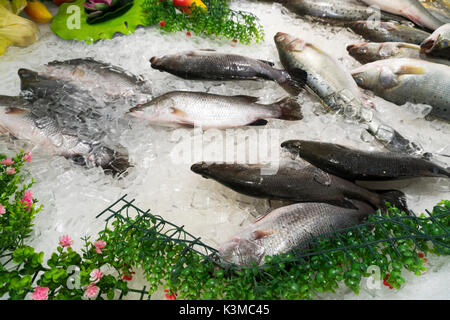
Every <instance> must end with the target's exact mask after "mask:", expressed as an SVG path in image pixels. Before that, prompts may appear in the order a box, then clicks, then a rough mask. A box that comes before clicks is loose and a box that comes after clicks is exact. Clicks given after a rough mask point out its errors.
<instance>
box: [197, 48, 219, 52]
mask: <svg viewBox="0 0 450 320" xmlns="http://www.w3.org/2000/svg"><path fill="white" fill-rule="evenodd" d="M198 51H207V52H214V51H217V50H215V49H198Z"/></svg>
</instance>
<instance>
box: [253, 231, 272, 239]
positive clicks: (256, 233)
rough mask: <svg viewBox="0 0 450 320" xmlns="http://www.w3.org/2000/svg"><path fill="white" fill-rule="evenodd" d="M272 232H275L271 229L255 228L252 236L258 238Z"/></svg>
mask: <svg viewBox="0 0 450 320" xmlns="http://www.w3.org/2000/svg"><path fill="white" fill-rule="evenodd" d="M274 233H275V232H274V231H273V230H256V231H254V232H253V234H252V236H253V239H254V240H259V239H262V238H264V237H267V236H270V235H272V234H274Z"/></svg>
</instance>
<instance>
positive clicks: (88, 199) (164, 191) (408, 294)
mask: <svg viewBox="0 0 450 320" xmlns="http://www.w3.org/2000/svg"><path fill="white" fill-rule="evenodd" d="M232 6H234V7H236V8H239V9H241V10H245V11H250V12H253V13H255V14H256V15H257V16H258V17H259V18H260V19H261V21H262V24H263V26H264V28H265V33H266V37H265V42H264V43H262V44H258V45H252V46H245V45H241V44H236V43H234V42H232V41H228V40H212V39H203V38H200V37H196V36H192V37H188V36H187V35H186V34H185V33H183V32H180V33H175V34H162V33H161V32H160V31H159V30H158V28H142V29H138V30H137V31H136V32H135V33H134V34H132V35H129V36H119V37H116V38H114V39H112V40H102V41H99V42H97V43H95V44H93V45H86V44H84V43H80V42H74V41H64V40H61V39H59V38H58V37H57V36H55V35H53V34H52V32H51V31H50V30H49V28H48V26H46V25H44V26H41V34H42V38H41V40H40V41H39V42H37V43H35V44H33V45H32V46H30V47H28V48H14V47H12V48H9V49H8V51H7V52H6V54H5V55H4V56H2V57H0V70H1V73H0V94H6V95H17V94H19V91H20V83H19V78H18V76H17V70H18V69H19V68H28V69H31V70H34V71H42V70H43V65H44V64H45V63H47V62H49V61H52V60H64V59H71V58H83V57H92V58H94V59H97V60H101V61H104V62H109V63H111V64H114V65H117V66H120V67H122V68H124V69H126V70H129V71H130V72H132V73H134V74H142V75H143V76H144V77H145V78H146V79H147V80H149V81H150V82H151V84H152V88H153V94H154V95H156V96H157V95H160V94H163V93H165V92H168V91H172V90H192V91H204V92H210V93H217V94H226V95H236V94H246V95H254V96H257V97H260V98H261V101H262V102H263V103H268V102H273V101H275V100H277V99H279V98H280V97H283V96H285V95H286V93H285V92H284V91H283V90H282V89H281V88H280V87H279V86H278V85H277V84H275V83H271V82H269V81H266V82H257V81H255V82H251V81H242V82H226V83H220V82H208V81H189V80H183V79H179V78H177V77H175V76H172V75H170V74H167V73H162V72H159V71H157V70H153V69H151V67H150V63H149V59H150V58H151V57H152V56H159V55H164V54H168V53H174V52H178V51H182V50H189V49H205V48H212V49H216V50H218V51H221V52H229V53H235V54H242V55H246V56H249V57H253V58H258V59H265V60H270V61H274V62H275V64H276V66H277V67H280V68H281V64H280V62H279V60H278V53H277V50H276V48H275V44H274V42H273V36H274V35H275V34H276V33H277V32H278V31H282V32H287V33H290V34H294V35H296V36H299V37H302V38H304V39H306V40H307V41H309V42H313V43H315V44H317V45H318V46H319V47H320V48H322V49H323V50H325V51H326V52H329V53H330V54H332V55H333V56H334V57H335V58H337V59H338V60H339V61H340V62H341V63H342V64H343V65H344V67H345V68H347V69H349V70H350V69H352V68H354V67H356V66H357V65H358V63H357V62H356V61H355V60H353V59H352V58H351V57H350V56H349V55H348V54H347V51H346V46H347V45H349V44H352V43H357V42H361V41H363V39H362V38H361V37H360V36H358V35H355V34H353V33H352V32H351V31H348V30H345V29H342V28H338V27H332V26H330V25H323V24H319V23H313V22H307V21H305V20H302V19H300V18H298V17H296V16H295V15H293V14H291V13H288V12H286V11H285V10H284V9H282V7H281V6H280V5H278V4H268V3H258V2H249V1H235V2H233V3H232ZM155 44H157V45H155ZM330 72H331V70H330ZM368 94H369V96H370V97H371V99H372V100H373V101H374V103H375V104H376V109H377V111H378V114H379V117H380V118H381V119H382V120H384V121H385V122H386V123H387V124H390V125H391V126H392V127H394V128H395V129H397V130H398V131H399V132H400V133H402V134H403V135H405V136H406V137H408V138H410V139H412V140H413V141H415V142H417V143H419V144H420V145H421V146H422V147H424V149H425V150H426V151H428V152H431V153H434V154H447V155H448V154H450V143H449V142H450V125H449V124H448V123H444V122H442V121H438V120H433V121H426V120H425V119H424V116H425V114H426V113H427V112H426V110H427V108H428V107H427V106H416V105H412V104H407V105H405V106H397V105H394V104H392V103H389V102H386V101H384V100H382V99H381V98H378V97H373V95H372V94H371V93H368ZM299 101H300V102H301V104H302V107H303V113H304V119H303V120H302V121H299V122H288V121H286V122H283V121H279V120H271V121H269V124H268V126H267V127H268V128H274V129H281V131H280V142H281V141H284V140H288V139H298V138H301V139H305V140H308V139H312V140H322V141H328V142H333V143H340V144H344V145H348V146H351V147H357V148H360V149H364V150H381V147H380V145H379V144H377V142H376V141H374V139H373V137H372V136H370V135H368V134H367V133H366V132H365V130H363V129H362V128H361V127H360V126H358V125H356V124H353V123H349V122H346V121H345V120H342V119H341V118H339V117H337V116H333V115H330V114H325V113H324V112H323V110H322V107H321V106H320V105H319V104H318V102H317V101H316V100H315V99H314V98H312V97H311V96H309V95H307V94H306V93H303V94H301V95H300V97H299ZM97 111H99V112H103V114H102V116H103V117H104V118H105V119H109V121H104V127H102V128H98V129H99V131H100V132H108V135H107V137H106V138H105V139H107V140H106V141H109V142H110V143H111V144H121V145H123V146H124V147H125V148H127V149H128V152H129V154H130V158H131V160H132V161H133V163H134V164H135V167H134V168H133V169H132V170H131V171H130V173H129V175H128V176H127V177H126V178H125V179H123V180H121V181H117V180H114V179H112V178H111V177H110V176H106V175H104V174H103V172H102V170H101V169H100V168H90V169H86V168H82V167H79V166H77V165H75V164H73V163H72V162H70V161H69V160H66V159H64V158H62V157H51V156H48V155H46V154H44V153H43V152H41V151H40V150H39V148H36V147H33V146H31V145H30V144H29V143H27V142H24V141H19V140H10V139H9V138H8V137H7V136H6V135H3V136H1V137H0V139H1V140H0V141H1V142H2V143H1V144H0V152H2V153H8V154H13V153H14V151H15V150H19V149H20V148H25V149H26V150H27V151H32V152H33V154H34V157H33V162H32V163H31V164H30V165H28V169H29V171H30V172H31V174H32V175H33V177H34V178H35V180H36V184H35V186H34V187H33V192H34V193H35V195H36V198H37V199H39V200H40V201H41V203H43V204H44V205H45V210H44V211H43V212H42V213H40V214H39V216H38V217H37V218H36V227H35V233H34V235H33V239H34V240H33V245H34V246H36V248H37V250H43V251H45V252H46V253H47V254H49V253H50V252H52V250H54V249H55V247H56V246H57V243H58V238H59V237H60V236H61V235H64V234H69V235H70V236H71V237H72V238H73V239H80V237H83V236H87V235H95V234H96V233H97V232H98V231H99V230H101V229H102V228H103V226H104V221H103V220H101V219H95V218H94V217H95V215H96V214H98V213H99V212H100V211H102V210H103V209H104V208H106V207H107V206H108V205H110V204H111V203H113V202H114V201H115V200H117V199H118V198H119V197H120V196H122V195H123V194H125V193H127V194H129V195H130V197H133V198H136V204H137V205H138V206H140V207H141V208H142V209H148V208H149V209H151V210H152V212H153V213H157V214H159V215H161V216H163V217H164V218H166V219H168V220H170V221H171V222H173V223H176V224H179V225H185V227H186V229H187V230H188V231H189V232H191V233H193V234H195V235H198V236H201V237H202V239H203V240H204V241H205V242H206V243H208V244H210V245H212V246H217V245H218V244H219V243H220V242H222V241H224V240H226V239H228V238H229V237H230V236H231V235H233V234H234V233H235V232H236V230H237V229H238V228H239V227H240V226H241V225H245V224H248V223H250V222H251V221H252V220H253V219H254V218H253V216H256V215H258V214H262V213H265V212H267V211H268V210H270V205H269V203H268V201H265V200H261V199H254V198H250V197H246V196H243V195H240V194H237V193H236V192H234V191H232V190H229V189H227V188H226V187H223V186H221V185H219V184H218V183H216V182H214V181H212V180H206V179H203V178H202V177H200V176H198V175H196V174H194V173H193V172H191V171H190V169H189V168H190V165H191V163H174V162H173V161H172V159H171V157H170V152H171V151H172V150H173V149H174V147H175V146H176V145H177V141H178V139H177V137H175V136H174V135H173V132H174V130H173V129H168V128H158V127H150V126H148V125H146V124H145V123H143V122H140V121H133V122H130V120H129V119H119V118H118V117H117V114H112V113H111V112H110V111H109V109H108V108H107V107H106V108H105V107H103V108H98V109H97ZM61 121H62V120H61ZM87 125H88V126H89V123H88V124H87ZM438 160H439V161H444V162H443V163H441V164H443V165H446V166H449V162H448V158H447V160H446V158H445V157H438ZM445 161H447V163H445ZM376 187H378V188H386V186H385V185H384V184H378V185H376ZM390 187H396V188H400V189H401V190H403V191H404V192H405V193H406V194H407V198H408V204H409V206H410V208H412V209H413V210H414V211H415V212H422V211H423V210H424V209H431V208H432V206H433V205H434V204H436V203H437V202H438V201H440V200H442V199H449V195H450V183H449V181H448V180H445V179H435V178H429V179H415V180H405V181H398V182H395V183H393V185H390ZM275 205H276V204H275V203H272V206H275ZM80 246H81V241H79V240H78V241H76V242H75V244H74V247H75V248H76V249H78V248H80ZM428 264H429V267H430V269H429V270H428V271H427V273H426V274H425V275H423V276H421V277H416V276H414V275H412V274H410V273H408V274H407V280H408V281H407V283H406V285H405V286H404V288H403V289H402V290H400V291H399V292H393V291H392V290H391V291H390V290H389V289H387V288H386V287H384V286H381V289H380V290H375V291H374V292H369V291H365V290H363V292H362V293H361V295H360V296H359V298H362V299H365V298H387V299H389V298H392V299H405V298H438V299H440V298H446V299H449V298H450V292H449V291H448V283H449V280H450V263H449V259H448V258H439V259H438V258H436V257H432V258H430V262H429V263H428ZM142 285H143V283H142V282H140V280H139V279H136V280H135V281H134V282H133V283H132V286H133V287H136V288H139V287H142ZM322 298H352V299H353V298H357V297H356V296H355V295H354V294H352V293H349V292H348V291H347V290H346V289H342V290H341V291H339V292H338V293H337V294H336V295H328V294H327V295H323V296H322Z"/></svg>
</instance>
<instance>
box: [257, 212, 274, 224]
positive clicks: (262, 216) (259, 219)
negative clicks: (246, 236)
mask: <svg viewBox="0 0 450 320" xmlns="http://www.w3.org/2000/svg"><path fill="white" fill-rule="evenodd" d="M269 213H270V211H269V212H267V213H265V214H263V215H261V216H259V217H258V218H257V219H256V220H255V221H253V223H257V222H258V221H261V220H262V219H264V218H265V217H266V216H267V215H268V214H269Z"/></svg>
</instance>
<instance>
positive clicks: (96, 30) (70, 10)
mask: <svg viewBox="0 0 450 320" xmlns="http://www.w3.org/2000/svg"><path fill="white" fill-rule="evenodd" d="M84 2H85V1H84V0H76V1H75V2H71V3H63V4H62V5H61V6H60V7H59V11H58V14H57V15H55V17H54V18H53V20H52V23H51V25H50V29H51V30H52V31H53V32H54V33H55V34H56V35H58V36H59V37H61V38H63V39H66V40H77V41H84V42H86V43H88V44H90V43H93V42H95V41H97V40H100V39H111V38H112V37H113V36H114V35H115V34H116V33H122V34H125V35H127V34H131V33H133V32H134V31H135V30H136V28H137V27H138V26H142V25H145V19H144V15H143V9H142V3H143V2H144V0H134V5H133V7H132V8H131V9H130V10H128V11H127V12H126V13H124V14H123V15H121V16H119V17H117V18H114V19H111V20H108V21H104V22H100V23H97V24H88V23H87V22H86V19H87V14H86V12H85V11H84V7H83V3H84Z"/></svg>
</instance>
